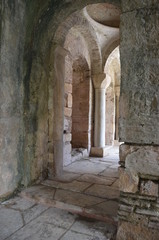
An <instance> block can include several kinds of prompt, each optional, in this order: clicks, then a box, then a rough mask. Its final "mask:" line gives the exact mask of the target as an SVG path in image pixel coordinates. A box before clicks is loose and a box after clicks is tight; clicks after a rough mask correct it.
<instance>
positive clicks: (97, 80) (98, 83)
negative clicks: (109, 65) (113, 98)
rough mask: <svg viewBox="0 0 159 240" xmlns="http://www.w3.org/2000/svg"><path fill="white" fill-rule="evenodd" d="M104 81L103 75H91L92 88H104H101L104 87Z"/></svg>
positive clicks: (104, 75) (104, 76)
mask: <svg viewBox="0 0 159 240" xmlns="http://www.w3.org/2000/svg"><path fill="white" fill-rule="evenodd" d="M105 79H106V74H105V73H98V74H94V75H92V80H93V84H94V88H104V87H102V86H103V85H104V81H105Z"/></svg>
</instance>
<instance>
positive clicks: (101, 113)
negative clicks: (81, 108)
mask: <svg viewBox="0 0 159 240" xmlns="http://www.w3.org/2000/svg"><path fill="white" fill-rule="evenodd" d="M99 76H101V77H100V78H98V80H97V81H96V83H95V84H94V86H95V119H94V120H95V122H94V147H92V148H91V155H92V156H96V157H103V156H104V155H105V91H106V84H105V82H104V80H105V74H102V75H99ZM103 83H104V84H103Z"/></svg>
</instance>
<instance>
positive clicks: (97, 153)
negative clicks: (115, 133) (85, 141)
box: [90, 147, 108, 157]
mask: <svg viewBox="0 0 159 240" xmlns="http://www.w3.org/2000/svg"><path fill="white" fill-rule="evenodd" d="M107 149H108V148H107V147H91V151H90V156H92V157H105V156H106V154H107Z"/></svg>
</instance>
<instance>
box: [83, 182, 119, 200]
mask: <svg viewBox="0 0 159 240" xmlns="http://www.w3.org/2000/svg"><path fill="white" fill-rule="evenodd" d="M85 193H87V194H90V195H92V196H97V197H101V198H108V199H118V198H119V191H118V190H117V189H113V188H111V187H108V186H105V185H99V184H94V185H93V186H91V187H90V188H88V189H87V190H86V191H85Z"/></svg>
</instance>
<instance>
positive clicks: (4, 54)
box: [0, 0, 26, 197]
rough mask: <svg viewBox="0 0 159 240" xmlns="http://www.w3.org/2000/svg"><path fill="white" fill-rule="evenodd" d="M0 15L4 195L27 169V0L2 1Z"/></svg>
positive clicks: (0, 184)
mask: <svg viewBox="0 0 159 240" xmlns="http://www.w3.org/2000/svg"><path fill="white" fill-rule="evenodd" d="M0 18H1V19H0V20H1V22H0V24H1V25H0V34H1V38H0V39H1V41H0V44H1V46H0V49H1V54H0V197H5V196H7V195H9V194H11V193H12V192H13V191H14V190H15V189H16V188H17V186H18V185H20V183H21V180H22V176H23V168H24V162H23V82H22V66H23V52H24V37H25V24H26V22H25V3H24V1H20V0H17V1H9V0H8V1H7V0H6V1H1V2H0Z"/></svg>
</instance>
